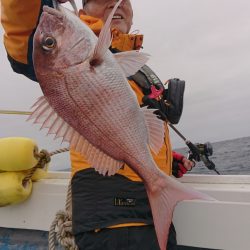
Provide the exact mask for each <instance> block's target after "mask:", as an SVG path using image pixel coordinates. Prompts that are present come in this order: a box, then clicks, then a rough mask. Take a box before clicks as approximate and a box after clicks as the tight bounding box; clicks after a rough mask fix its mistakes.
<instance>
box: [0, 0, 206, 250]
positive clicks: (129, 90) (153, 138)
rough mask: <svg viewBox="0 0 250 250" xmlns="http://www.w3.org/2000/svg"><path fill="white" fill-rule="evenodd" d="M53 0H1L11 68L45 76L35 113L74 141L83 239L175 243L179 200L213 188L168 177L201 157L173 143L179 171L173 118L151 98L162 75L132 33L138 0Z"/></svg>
mask: <svg viewBox="0 0 250 250" xmlns="http://www.w3.org/2000/svg"><path fill="white" fill-rule="evenodd" d="M58 2H60V3H64V2H67V0H58ZM70 2H73V1H70ZM53 6H54V5H53V2H52V1H51V0H43V1H40V0H39V1H38V0H26V1H25V4H23V3H21V1H17V0H2V9H1V11H2V15H1V22H2V25H3V27H4V29H5V32H6V33H5V37H4V43H5V47H6V50H7V53H8V59H9V61H10V63H11V66H12V68H13V70H14V71H15V72H17V73H21V74H23V75H25V76H27V77H28V78H30V79H31V80H34V81H38V82H39V84H40V86H41V88H42V91H43V93H44V96H45V97H41V98H40V99H39V100H38V101H37V103H36V104H35V106H36V107H37V108H36V109H35V111H34V112H33V114H32V115H31V119H33V118H35V119H36V122H41V123H42V127H45V128H48V129H49V133H52V134H56V137H63V141H67V142H69V144H70V146H71V151H70V156H71V162H72V180H71V186H72V209H73V210H72V216H73V218H72V220H73V233H74V236H75V239H76V243H77V246H78V247H79V249H86V250H87V249H88V250H91V249H93V250H98V249H100V250H101V249H107V250H109V249H110V250H111V249H112V250H113V249H131V250H132V249H134V250H138V249H144V250H149V249H154V250H156V249H160V250H163V249H164V250H165V249H166V248H167V249H169V250H174V249H176V247H177V242H176V235H175V230H174V227H173V225H172V224H171V220H172V213H173V209H174V207H175V205H176V203H177V202H179V201H181V200H184V199H210V198H209V197H207V196H206V195H204V194H201V193H199V192H197V191H195V190H191V189H189V188H186V187H184V186H182V185H181V184H180V183H179V182H177V181H175V180H174V179H173V178H171V177H169V175H171V174H173V172H174V175H175V176H176V177H181V176H182V175H183V174H184V173H186V171H187V170H190V169H191V168H192V167H193V162H191V161H189V160H187V159H186V158H185V157H183V156H182V155H180V154H178V153H174V157H175V158H176V159H177V163H176V164H175V168H174V171H173V169H172V162H173V156H172V149H171V144H170V139H169V133H168V128H167V126H166V125H164V123H163V121H162V120H161V119H158V117H157V116H156V115H155V114H154V112H153V111H155V110H153V111H152V110H150V109H147V108H146V107H143V106H144V105H143V96H144V95H145V91H146V90H148V89H150V88H151V85H152V83H151V82H152V75H153V76H154V79H156V76H155V74H154V73H153V71H152V70H151V69H149V68H148V67H147V66H144V65H145V62H146V61H147V59H148V55H147V54H144V53H141V52H138V50H140V48H141V47H142V42H143V36H142V35H139V34H130V33H129V32H130V28H131V25H132V20H133V8H132V5H131V2H130V0H123V1H122V0H120V1H114V0H87V1H86V0H85V1H83V9H82V10H80V11H79V13H78V17H76V16H74V15H73V14H72V12H69V11H66V10H64V9H63V7H61V6H60V5H58V6H57V7H58V10H56V9H53ZM91 30H92V31H91ZM110 30H111V32H110ZM93 32H94V33H93ZM111 33H112V34H111ZM97 37H99V39H97ZM111 38H112V41H111ZM108 49H109V50H108ZM110 51H111V52H112V53H110ZM140 69H141V70H140ZM159 84H160V83H159ZM148 86H149V87H148ZM135 94H136V95H135ZM140 105H141V107H140ZM149 148H151V151H150V149H149ZM170 224H171V226H170ZM169 227H170V229H169Z"/></svg>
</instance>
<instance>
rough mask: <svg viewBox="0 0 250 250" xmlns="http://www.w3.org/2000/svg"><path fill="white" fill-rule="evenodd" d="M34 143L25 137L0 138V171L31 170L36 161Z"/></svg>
mask: <svg viewBox="0 0 250 250" xmlns="http://www.w3.org/2000/svg"><path fill="white" fill-rule="evenodd" d="M37 152H38V147H37V145H36V142H35V141H33V140H32V139H30V138H25V137H6V138H0V171H23V170H27V169H30V168H33V167H34V166H35V165H36V164H37V162H38V159H37V158H36V157H35V154H36V153H37Z"/></svg>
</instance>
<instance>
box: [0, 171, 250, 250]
mask: <svg viewBox="0 0 250 250" xmlns="http://www.w3.org/2000/svg"><path fill="white" fill-rule="evenodd" d="M69 178H70V174H69V173H62V172H51V173H49V175H48V177H47V179H43V180H40V181H39V182H37V183H34V186H33V193H32V195H31V197H30V198H29V199H28V200H27V201H26V202H24V203H22V204H19V205H14V206H8V207H2V208H0V227H6V228H22V229H36V230H44V231H48V230H49V227H50V224H51V222H52V220H53V219H54V215H55V213H56V212H57V211H58V210H62V209H64V206H65V199H66V192H67V186H68V183H69ZM181 181H182V182H183V183H185V184H186V185H188V186H192V187H194V188H195V189H197V190H200V191H202V192H205V193H207V194H209V195H211V196H212V197H214V198H215V199H217V201H214V202H210V201H197V200H196V201H183V202H181V203H179V204H178V205H177V207H176V209H175V212H174V225H175V227H176V231H177V240H178V244H180V245H185V246H194V247H202V248H211V249H226V250H249V249H250V176H232V175H230V176H211V175H188V176H185V177H183V178H182V179H181Z"/></svg>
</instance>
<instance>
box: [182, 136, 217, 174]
mask: <svg viewBox="0 0 250 250" xmlns="http://www.w3.org/2000/svg"><path fill="white" fill-rule="evenodd" d="M186 145H187V146H188V147H189V152H188V156H187V158H188V159H189V160H191V161H196V162H200V161H202V162H203V163H204V164H205V166H206V167H207V168H208V169H209V170H214V171H215V172H216V173H217V174H220V173H219V172H218V171H217V170H216V168H215V164H214V163H213V162H212V161H211V160H210V159H209V156H211V155H213V147H212V144H211V143H210V142H206V143H204V144H202V143H196V144H193V143H192V142H190V141H187V142H186Z"/></svg>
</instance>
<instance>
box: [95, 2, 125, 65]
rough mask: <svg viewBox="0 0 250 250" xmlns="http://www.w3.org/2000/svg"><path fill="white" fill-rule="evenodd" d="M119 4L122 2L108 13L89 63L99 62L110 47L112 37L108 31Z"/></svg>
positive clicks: (117, 4) (118, 3)
mask: <svg viewBox="0 0 250 250" xmlns="http://www.w3.org/2000/svg"><path fill="white" fill-rule="evenodd" d="M121 2H122V0H120V1H119V2H117V3H116V5H115V6H114V8H113V10H112V11H111V12H110V14H109V16H108V18H107V20H106V22H105V24H104V26H103V28H102V30H101V32H100V35H99V38H98V40H97V44H96V46H95V50H94V54H93V57H92V59H91V60H90V62H95V61H97V62H101V61H102V58H103V57H104V55H105V53H106V52H107V51H108V49H109V47H110V45H111V41H112V36H111V31H110V27H111V22H112V18H113V16H114V14H115V12H116V10H117V8H118V6H119V5H120V3H121Z"/></svg>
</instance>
